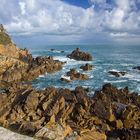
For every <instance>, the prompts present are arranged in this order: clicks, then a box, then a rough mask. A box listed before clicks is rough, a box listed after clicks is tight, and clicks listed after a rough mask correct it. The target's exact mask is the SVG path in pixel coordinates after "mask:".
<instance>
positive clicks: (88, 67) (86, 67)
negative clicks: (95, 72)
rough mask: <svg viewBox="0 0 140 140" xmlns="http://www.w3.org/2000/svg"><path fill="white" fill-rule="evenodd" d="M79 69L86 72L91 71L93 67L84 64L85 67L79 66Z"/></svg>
mask: <svg viewBox="0 0 140 140" xmlns="http://www.w3.org/2000/svg"><path fill="white" fill-rule="evenodd" d="M80 69H82V70H83V71H88V70H92V69H93V66H92V65H90V64H88V63H86V64H85V65H83V66H81V67H80Z"/></svg>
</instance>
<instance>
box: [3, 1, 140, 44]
mask: <svg viewBox="0 0 140 140" xmlns="http://www.w3.org/2000/svg"><path fill="white" fill-rule="evenodd" d="M0 23H2V24H4V26H5V28H6V29H7V31H8V33H9V34H10V35H12V37H13V38H14V39H15V40H16V41H17V42H19V43H21V44H40V43H42V44H96V43H97V44H100V43H114V42H115V43H126V44H130V43H132V44H140V0H0Z"/></svg>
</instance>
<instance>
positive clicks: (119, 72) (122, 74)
mask: <svg viewBox="0 0 140 140" xmlns="http://www.w3.org/2000/svg"><path fill="white" fill-rule="evenodd" d="M108 73H110V74H111V75H113V76H115V77H120V76H124V75H126V74H127V72H121V71H109V72H108Z"/></svg>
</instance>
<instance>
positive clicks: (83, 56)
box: [67, 48, 92, 61]
mask: <svg viewBox="0 0 140 140" xmlns="http://www.w3.org/2000/svg"><path fill="white" fill-rule="evenodd" d="M67 57H69V58H70V59H75V60H82V61H92V55H91V54H89V53H87V52H82V51H81V50H80V49H79V48H76V50H74V51H73V52H72V53H71V54H69V55H68V56H67Z"/></svg>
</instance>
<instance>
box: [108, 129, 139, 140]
mask: <svg viewBox="0 0 140 140" xmlns="http://www.w3.org/2000/svg"><path fill="white" fill-rule="evenodd" d="M107 135H108V140H112V139H113V138H114V139H113V140H139V139H140V129H135V128H131V129H117V130H112V131H110V132H108V134H107Z"/></svg>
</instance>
